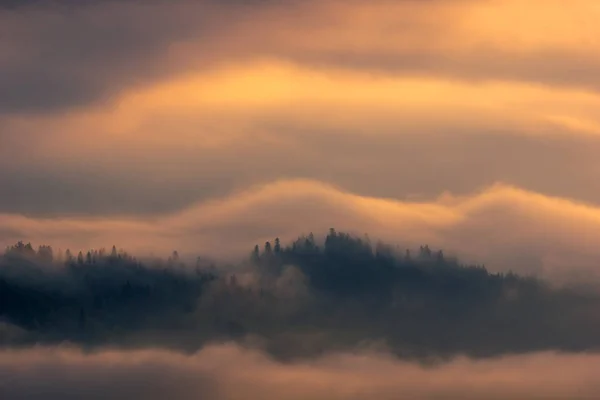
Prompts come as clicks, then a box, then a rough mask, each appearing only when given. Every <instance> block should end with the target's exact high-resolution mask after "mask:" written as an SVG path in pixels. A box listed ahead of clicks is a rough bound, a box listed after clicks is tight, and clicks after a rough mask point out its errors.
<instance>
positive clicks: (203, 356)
mask: <svg viewBox="0 0 600 400" xmlns="http://www.w3.org/2000/svg"><path fill="white" fill-rule="evenodd" d="M599 370H600V357H599V356H598V355H590V354H582V355H569V354H558V353H536V354H530V355H522V356H507V357H501V358H496V359H490V360H484V361H474V360H470V359H467V358H460V359H457V360H454V361H453V362H451V363H447V364H443V365H438V366H436V367H425V366H421V365H417V364H413V363H406V362H402V361H399V360H397V359H395V358H393V357H390V356H389V355H387V354H385V353H382V352H373V351H363V352H357V353H336V354H330V355H327V356H325V357H320V358H318V359H315V360H311V361H303V362H296V363H292V364H282V363H279V362H277V361H275V360H273V359H272V358H270V357H268V356H267V355H265V354H264V353H261V352H257V351H254V350H248V349H245V348H243V347H240V346H236V345H233V344H224V345H219V346H210V347H207V348H205V349H203V350H202V351H200V352H197V353H194V354H192V355H182V354H178V353H172V352H167V351H160V350H146V351H116V350H104V351H100V352H95V353H84V352H81V351H80V350H78V349H76V348H64V347H63V348H61V347H51V348H36V349H29V350H25V351H14V350H8V351H7V350H4V351H0V382H1V386H0V393H2V394H3V397H5V398H7V399H11V400H19V399H28V400H35V399H44V400H55V399H56V400H58V399H60V400H69V399H80V398H86V399H92V400H93V399H105V398H111V399H115V400H122V399H123V400H124V399H140V398H143V399H148V400H155V399H164V398H169V399H173V400H187V399H190V400H191V399H197V398H210V399H214V400H237V399H247V398H261V399H267V400H269V399H282V400H299V399H303V400H306V399H308V400H341V399H349V400H357V399H375V398H376V399H382V400H386V399H390V400H391V399H394V400H430V399H446V400H475V399H482V398H486V399H491V400H520V399H525V398H526V399H533V400H536V399H548V398H552V399H557V400H563V399H564V400H567V399H569V400H571V399H578V400H585V399H595V398H597V394H598V391H600V383H599V380H598V376H599V375H598V371H599Z"/></svg>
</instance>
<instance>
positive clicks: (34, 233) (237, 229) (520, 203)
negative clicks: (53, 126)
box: [0, 180, 600, 280]
mask: <svg viewBox="0 0 600 400" xmlns="http://www.w3.org/2000/svg"><path fill="white" fill-rule="evenodd" d="M330 227H336V228H338V229H341V230H347V231H351V232H356V233H359V234H363V233H369V234H370V235H372V237H373V238H374V239H383V240H385V241H387V242H391V243H397V244H399V245H400V247H402V248H413V249H414V248H416V247H418V246H419V245H421V244H425V243H429V244H432V245H434V246H435V247H438V248H439V247H441V248H444V249H446V250H447V251H450V252H453V253H455V254H457V255H458V256H459V257H461V258H462V259H463V260H465V261H469V262H479V263H482V262H483V263H486V265H487V266H488V267H489V268H490V269H491V270H501V271H507V270H509V269H512V270H515V271H517V272H521V273H526V274H527V273H533V274H540V275H543V276H545V277H550V278H554V279H560V280H564V279H567V280H573V279H575V280H578V279H580V278H581V277H582V276H583V275H585V276H586V277H587V278H592V277H594V276H597V274H598V270H597V266H596V260H597V259H598V257H600V254H599V253H598V249H599V248H600V243H598V240H597V239H595V238H598V237H600V211H599V210H598V208H597V207H594V206H590V205H586V204H582V203H577V202H574V201H570V200H567V199H561V198H553V197H548V196H543V195H539V194H535V193H532V192H528V191H525V190H521V189H518V188H514V187H511V186H506V185H496V186H493V187H490V188H488V189H487V190H485V191H482V192H480V193H475V194H473V195H471V196H466V197H455V196H452V195H449V194H448V195H444V196H442V197H440V198H438V199H437V200H436V201H433V202H400V201H395V200H385V199H379V198H371V197H365V196H358V195H355V194H352V193H348V192H345V191H343V190H341V189H339V188H335V187H332V186H330V185H325V184H322V183H319V182H314V181H306V180H296V181H279V182H274V183H272V184H268V185H265V186H259V187H256V188H254V189H251V190H247V191H242V192H240V193H238V194H236V195H233V196H229V197H225V198H222V199H218V200H212V201H207V202H205V203H200V204H197V205H195V206H193V207H191V208H189V209H186V210H185V211H181V212H177V213H174V214H168V215H162V216H152V217H149V218H77V217H73V218H51V219H45V218H27V217H23V216H19V215H10V214H5V215H2V216H0V238H1V241H2V242H3V243H4V244H6V245H8V244H11V241H12V240H14V238H19V239H24V240H27V241H32V242H34V243H36V244H41V243H46V242H47V243H49V244H51V245H53V246H54V247H55V248H63V249H64V248H66V247H71V248H72V249H87V248H99V247H107V248H110V246H112V244H118V245H119V246H122V247H124V248H126V249H127V250H129V251H133V252H138V253H141V254H146V255H147V254H149V253H153V254H169V253H170V251H172V250H173V249H177V250H179V251H181V252H183V254H186V255H187V256H194V257H195V256H196V255H198V253H200V254H204V255H210V256H215V257H229V258H231V257H232V255H235V257H240V256H244V255H246V254H247V253H248V252H249V251H250V249H251V248H252V246H253V245H254V243H264V242H265V241H266V240H272V239H273V237H275V236H279V237H281V238H282V240H283V241H284V242H285V241H291V240H293V239H294V238H295V236H296V235H297V234H298V233H299V232H305V233H308V232H309V231H314V232H315V233H320V232H325V231H326V230H327V229H328V228H330ZM582 274H583V275H582Z"/></svg>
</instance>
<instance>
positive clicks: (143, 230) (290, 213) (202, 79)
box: [0, 0, 600, 400]
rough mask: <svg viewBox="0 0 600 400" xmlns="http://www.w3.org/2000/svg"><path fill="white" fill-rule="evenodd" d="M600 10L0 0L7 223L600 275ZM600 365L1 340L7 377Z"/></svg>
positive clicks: (540, 388) (453, 390) (543, 374)
mask: <svg viewBox="0 0 600 400" xmlns="http://www.w3.org/2000/svg"><path fill="white" fill-rule="evenodd" d="M598 21H600V2H598V1H597V0H571V1H569V2H565V1H563V0H527V1H522V0H369V1H367V0H196V1H191V0H172V1H167V0H144V1H142V0H79V1H77V0H0V246H8V245H12V244H14V243H16V242H17V241H19V240H23V241H25V242H28V241H31V242H32V243H33V244H34V246H35V247H36V248H37V245H41V244H49V245H52V246H53V247H54V248H56V249H62V250H64V249H66V248H70V249H72V251H78V250H87V249H90V248H95V249H98V248H100V247H106V248H110V247H111V246H112V245H117V246H118V247H120V248H124V249H126V250H127V251H129V252H131V253H134V254H137V255H168V254H170V253H171V252H172V251H173V250H178V251H179V253H180V254H181V255H182V257H184V258H185V257H189V258H192V257H193V258H195V257H196V256H198V255H205V256H207V257H213V258H217V259H221V260H228V261H230V260H237V259H239V258H241V257H245V256H247V255H248V253H249V251H250V250H251V249H252V247H253V246H254V244H255V243H259V244H262V243H264V242H265V241H267V240H272V239H273V238H275V237H279V238H281V240H282V243H284V244H287V243H290V242H291V241H292V240H294V239H295V238H296V237H297V236H298V235H300V234H307V233H309V232H314V233H315V234H316V235H317V236H319V235H322V234H325V233H326V232H327V231H328V229H329V228H331V227H335V228H336V229H338V231H347V232H352V233H355V234H357V235H363V234H365V233H366V234H368V235H369V237H370V238H372V239H373V240H383V241H386V242H388V243H392V244H393V245H396V244H397V245H399V246H400V248H402V249H404V248H411V249H417V248H418V247H419V246H420V245H423V244H426V243H427V244H429V245H431V246H433V247H434V248H436V249H437V248H442V249H444V252H445V253H446V254H450V255H454V256H457V257H459V259H460V260H463V261H465V262H469V263H477V264H485V266H486V267H487V268H488V270H490V271H509V270H512V271H516V272H518V273H521V274H524V275H536V276H540V277H542V278H544V279H547V281H549V282H559V283H564V282H592V281H594V280H596V279H597V280H598V282H600V267H599V266H598V260H599V259H600V179H598V177H599V176H600V158H599V157H598V155H599V154H600V113H599V112H598V110H599V109H600V74H598V71H599V70H600V24H598ZM2 282H4V281H3V280H0V283H2ZM0 287H2V286H0ZM509 297H510V296H509ZM509 300H510V299H509ZM507 301H508V300H507ZM511 301H512V300H511ZM569 304H570V303H569ZM569 310H571V309H569ZM575 310H577V307H575ZM342 311H343V310H342ZM571 311H572V310H571ZM571 311H569V312H571ZM323 312H325V311H323ZM526 312H529V311H528V310H525V311H524V313H526ZM586 312H589V310H587V309H586ZM565 314H568V312H567V311H565ZM583 315H584V314H583V313H582V314H581V315H579V314H577V316H576V317H578V318H580V317H582V316H583ZM594 315H595V314H594ZM567 316H568V315H567ZM574 318H575V317H574ZM573 320H574V321H578V320H577V319H573ZM593 322H594V321H592V322H590V324H591V325H593ZM381 323H382V325H383V326H387V325H386V324H387V321H382V322H381ZM476 328H477V327H476ZM571 328H572V330H573V332H575V333H577V332H578V331H577V328H578V327H576V326H575V327H568V329H571ZM579 328H581V327H579ZM20 329H21V328H17V327H16V325H12V324H11V323H7V322H6V321H4V320H3V319H2V318H0V342H3V341H5V340H8V339H7V338H10V337H11V335H17V336H18V335H19V334H22V332H21V330H20ZM15 330H16V331H15ZM477 332H478V331H477ZM477 332H470V333H472V334H474V335H477ZM149 335H151V333H149ZM531 335H533V336H532V337H538V336H536V335H541V336H539V338H540V341H542V342H543V340H542V339H543V332H532V333H531ZM440 342H441V343H443V342H444V337H443V336H442V335H440ZM569 345H570V343H569ZM599 366H600V356H598V354H597V353H561V352H557V351H547V352H533V351H532V352H524V353H522V354H502V355H501V356H498V357H493V358H484V359H478V360H476V359H471V358H467V357H466V356H465V357H462V356H460V357H457V358H455V359H452V360H450V361H449V362H447V363H443V364H441V365H439V366H435V367H425V366H422V365H418V364H415V363H411V362H408V361H406V360H402V359H398V358H395V357H393V356H392V355H391V354H390V353H389V352H386V351H385V349H381V348H366V349H359V350H357V351H355V352H348V351H346V352H343V353H339V354H338V353H332V354H326V355H324V356H322V357H316V358H312V359H306V360H302V361H298V362H293V363H287V364H286V363H283V364H282V363H280V362H279V361H276V360H274V359H272V358H271V357H270V356H269V355H268V354H267V353H265V352H262V351H260V350H256V349H253V348H247V347H244V346H242V345H241V344H240V343H214V344H211V345H207V346H205V347H204V348H202V349H201V350H200V351H198V352H196V353H194V354H182V353H180V352H177V351H171V350H165V349H160V348H152V347H150V348H142V349H136V350H131V349H129V350H122V349H121V350H120V349H117V348H115V349H112V348H110V346H107V347H103V348H100V349H96V351H94V352H86V351H84V350H82V349H79V348H77V347H70V346H68V345H64V346H38V347H33V348H16V347H15V348H12V347H10V346H8V347H2V348H1V349H0V397H3V398H7V399H37V398H40V399H42V398H43V399H61V400H63V399H70V398H73V399H75V398H82V397H85V398H90V399H93V398H103V396H106V395H107V394H110V397H111V398H114V399H134V398H147V399H150V400H152V399H161V398H166V397H168V398H171V399H174V400H180V399H181V400H184V399H193V398H194V399H195V398H198V397H197V396H203V398H210V399H215V400H221V399H223V400H235V399H246V398H248V396H249V394H251V395H252V396H254V397H255V398H265V399H270V398H273V399H286V400H287V399H301V398H302V399H314V400H321V399H365V398H367V399H371V398H378V399H416V400H421V399H422V400H426V399H448V400H454V399H456V400H458V399H460V400H468V399H480V398H487V399H492V400H512V399H518V398H528V399H547V398H550V397H552V398H555V399H593V398H597V393H598V391H600V386H598V381H599V380H598V377H597V371H598V367H599ZM536 396H537V397H536Z"/></svg>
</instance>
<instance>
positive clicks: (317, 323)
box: [0, 229, 600, 360]
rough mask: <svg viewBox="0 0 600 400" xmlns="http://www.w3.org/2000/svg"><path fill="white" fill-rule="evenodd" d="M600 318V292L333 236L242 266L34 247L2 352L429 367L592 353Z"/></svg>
mask: <svg viewBox="0 0 600 400" xmlns="http://www.w3.org/2000/svg"><path fill="white" fill-rule="evenodd" d="M598 309H600V296H598V295H597V294H595V293H593V292H591V293H588V292H586V293H584V292H582V291H578V290H576V289H572V288H571V289H570V288H556V287H551V286H550V285H548V284H546V283H545V282H543V281H542V280H539V279H536V278H532V277H521V276H518V275H516V274H513V273H508V274H503V273H490V272H489V271H488V270H487V269H486V268H485V267H484V266H478V265H463V264H461V263H460V262H459V261H457V260H456V259H454V258H448V257H446V256H445V255H444V253H443V251H442V250H434V249H431V248H430V247H429V246H428V245H424V246H421V247H420V248H419V249H417V251H410V250H406V249H400V248H399V247H394V246H390V245H386V244H383V243H376V244H372V243H371V241H370V240H369V238H368V237H364V238H361V237H357V236H353V235H350V234H348V233H343V232H336V230H334V229H331V230H330V231H329V233H328V234H327V235H326V236H325V240H324V241H318V240H316V239H315V236H314V235H313V234H309V235H306V236H301V237H299V238H298V239H297V240H295V241H293V242H292V243H289V244H287V245H285V246H284V245H283V244H282V243H281V241H280V240H279V239H278V238H276V239H275V240H273V241H272V242H266V243H265V244H264V245H262V246H259V245H256V246H255V247H254V249H253V250H251V251H250V252H249V256H248V257H247V259H246V260H243V261H241V262H240V263H238V264H235V265H220V264H218V263H213V262H209V261H204V259H203V258H201V257H199V258H198V260H197V262H196V263H195V264H194V265H189V263H185V262H183V261H182V259H181V258H180V257H179V254H178V253H177V252H176V251H174V252H173V253H172V254H171V256H170V257H169V258H168V259H167V260H159V259H148V260H140V259H136V258H135V257H133V256H131V255H129V254H127V253H126V252H125V251H123V250H119V249H117V247H116V246H115V247H113V248H112V249H110V250H104V249H101V250H90V251H87V252H78V253H77V254H73V253H71V251H69V250H67V251H65V252H64V253H62V252H58V251H54V250H53V249H52V248H51V247H50V246H39V247H38V248H37V249H35V248H34V247H33V246H32V245H31V244H24V243H22V242H19V243H17V244H16V245H14V246H11V247H9V248H7V249H6V252H5V253H4V255H3V256H2V257H0V345H2V346H28V345H32V344H35V343H43V344H56V343H63V342H71V343H76V344H79V345H82V346H85V347H88V348H94V347H97V346H102V345H113V346H119V347H126V348H143V347H164V348H170V349H176V350H180V351H184V352H193V351H196V350H198V349H199V348H202V347H203V346H205V345H207V344H209V343H215V342H224V341H236V342H240V343H242V342H243V343H244V344H245V345H252V346H258V347H260V348H261V349H264V350H266V351H268V352H269V353H270V354H272V355H273V356H275V357H278V358H281V359H289V358H296V357H311V356H315V355H318V354H322V353H325V352H330V351H337V350H351V349H354V348H358V347H361V346H385V348H387V349H389V350H390V351H391V352H393V353H394V354H395V355H396V356H398V357H403V358H415V359H421V360H423V359H441V358H448V357H452V356H455V355H462V354H467V355H469V356H473V357H487V356H494V355H498V354H503V353H519V352H530V351H539V350H550V349H554V350H556V349H558V350H568V351H586V350H595V349H597V348H598V345H599V344H600V315H599V313H598V311H597V310H598Z"/></svg>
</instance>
